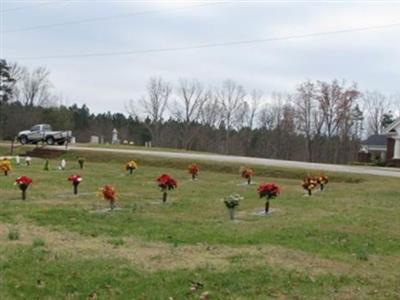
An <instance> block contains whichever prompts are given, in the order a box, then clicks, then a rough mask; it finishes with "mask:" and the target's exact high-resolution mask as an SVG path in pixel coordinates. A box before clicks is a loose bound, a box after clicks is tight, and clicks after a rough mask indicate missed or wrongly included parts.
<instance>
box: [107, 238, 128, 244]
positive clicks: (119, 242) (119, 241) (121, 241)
mask: <svg viewBox="0 0 400 300" xmlns="http://www.w3.org/2000/svg"><path fill="white" fill-rule="evenodd" d="M108 242H109V243H110V244H111V245H114V246H122V245H123V244H124V243H125V242H124V240H123V239H121V238H115V239H111V240H109V241H108Z"/></svg>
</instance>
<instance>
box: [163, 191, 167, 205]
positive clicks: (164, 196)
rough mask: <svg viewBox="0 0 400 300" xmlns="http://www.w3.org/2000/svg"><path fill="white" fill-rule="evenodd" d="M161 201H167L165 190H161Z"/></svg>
mask: <svg viewBox="0 0 400 300" xmlns="http://www.w3.org/2000/svg"><path fill="white" fill-rule="evenodd" d="M162 202H163V203H165V202H167V192H166V191H163V196H162Z"/></svg>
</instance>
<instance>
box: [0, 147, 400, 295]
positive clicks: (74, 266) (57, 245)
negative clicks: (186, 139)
mask: <svg viewBox="0 0 400 300" xmlns="http://www.w3.org/2000/svg"><path fill="white" fill-rule="evenodd" d="M0 150H1V149H0ZM0 154H1V153H0ZM78 155H79V153H78V152H76V153H74V152H73V153H70V154H68V156H66V158H67V170H66V171H59V170H57V169H56V166H57V165H58V162H57V161H51V162H50V171H47V172H46V171H43V164H44V161H42V160H38V159H34V160H33V165H32V166H31V167H30V168H28V167H25V166H22V165H21V166H15V165H14V166H13V172H12V174H11V175H10V176H8V177H3V176H2V177H0V190H1V195H2V196H1V201H0V232H2V231H3V232H5V234H4V237H3V238H2V239H0V253H2V254H1V255H0V273H1V274H2V280H0V299H26V298H27V297H28V295H29V297H30V298H33V299H36V298H39V299H43V298H45V299H65V298H69V299H85V298H89V299H90V297H92V298H95V296H94V295H96V296H97V299H168V297H173V298H174V299H198V298H199V295H200V294H201V293H202V292H205V291H208V292H210V295H211V299H265V298H270V297H281V298H282V297H287V298H299V299H309V298H314V299H321V298H338V299H341V298H346V297H347V298H353V299H354V298H355V299H366V298H371V299H376V298H388V299H395V298H398V297H399V295H400V290H399V288H398V284H397V279H398V276H397V275H396V270H398V269H399V267H400V260H399V259H398V257H399V254H400V232H399V230H398V228H400V227H399V226H400V202H399V192H398V186H399V182H398V179H395V178H385V177H372V176H371V177H368V176H358V175H348V174H334V173H332V174H328V175H329V176H330V178H332V181H331V182H330V183H329V184H328V186H327V189H326V191H325V192H323V193H316V194H315V195H313V196H312V197H304V193H303V191H302V190H301V187H300V181H301V177H302V175H303V174H305V173H306V171H304V170H287V169H279V168H263V167H254V171H255V174H256V176H255V177H254V178H253V181H254V182H256V183H261V182H274V183H277V184H278V185H280V186H281V187H282V190H283V192H282V195H280V196H279V197H278V198H277V199H274V200H273V201H272V203H271V208H272V209H273V213H272V214H271V215H270V216H268V217H262V216H258V215H257V214H254V213H255V212H257V211H259V210H262V207H263V205H264V202H263V200H260V199H259V198H258V195H257V193H256V185H252V186H250V187H248V186H243V185H241V183H242V182H243V180H242V179H241V178H240V177H239V175H238V167H239V166H238V165H223V164H218V163H203V162H201V163H199V166H200V176H199V180H196V181H191V180H190V178H189V177H190V176H189V175H188V174H187V172H186V167H187V164H188V161H182V160H180V161H178V160H170V159H168V160H163V159H152V158H149V157H144V156H143V157H138V156H133V158H135V159H137V160H138V162H139V169H138V170H137V171H136V172H135V174H133V175H132V176H129V175H127V174H126V172H125V171H124V169H123V163H124V162H125V161H126V160H127V159H128V158H130V157H131V156H127V155H119V154H118V155H114V154H104V153H93V154H92V153H91V154H86V155H85V156H86V163H85V169H84V170H79V165H78V163H77V161H76V159H75V157H76V156H78ZM105 161H106V162H105ZM73 173H79V174H81V175H82V177H83V182H82V183H81V185H80V187H79V195H78V196H74V195H73V193H72V185H71V183H70V182H68V181H67V176H69V175H71V174H73ZM162 173H168V174H170V175H172V176H173V177H174V178H176V179H177V180H178V188H177V189H176V190H174V191H171V192H170V193H169V198H168V202H167V203H166V204H164V205H163V204H162V203H161V193H160V191H159V189H158V188H157V187H156V185H155V178H156V177H157V176H158V175H160V174H162ZM20 175H27V176H29V177H31V178H32V179H33V181H34V182H33V184H32V186H31V187H29V189H28V193H27V197H28V198H27V201H22V200H20V191H19V190H18V188H17V187H15V186H14V185H13V181H14V179H15V178H16V177H17V176H20ZM104 184H112V185H114V187H115V188H116V191H117V206H118V208H120V209H119V210H116V211H113V212H109V211H106V210H105V209H106V208H107V207H108V204H107V203H106V202H105V201H104V200H102V199H101V198H99V197H98V196H97V195H96V194H97V192H98V189H99V188H100V187H101V186H102V185H104ZM232 193H238V194H240V195H241V196H243V197H244V200H243V201H241V203H240V206H239V207H238V208H237V210H236V216H237V220H236V221H233V222H232V221H230V220H229V214H228V210H227V209H226V208H225V205H224V203H223V202H222V200H221V199H222V198H223V197H225V196H227V195H229V194H232ZM8 228H13V230H14V231H16V232H18V238H17V239H15V240H14V241H11V240H12V239H10V238H9V237H7V235H8V234H9V232H8ZM350 270H351V271H350ZM396 278H397V279H396ZM190 280H193V281H199V282H202V283H204V285H205V287H204V288H203V289H202V290H199V291H196V292H194V293H190V292H189V288H190ZM155 286H156V287H157V288H153V287H155ZM376 291H378V292H376ZM377 295H378V296H377Z"/></svg>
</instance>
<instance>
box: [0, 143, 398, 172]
mask: <svg viewBox="0 0 400 300" xmlns="http://www.w3.org/2000/svg"><path fill="white" fill-rule="evenodd" d="M0 145H3V146H9V144H5V143H0ZM47 148H53V149H59V150H65V146H52V147H49V146H47ZM68 149H70V150H76V151H93V152H113V153H126V154H129V153H132V154H139V155H147V156H156V157H165V158H182V159H191V160H205V161H218V162H232V163H240V164H254V165H261V166H266V167H268V166H274V167H285V168H297V169H305V170H318V171H330V172H343V173H354V174H365V175H377V176H389V177H400V169H399V168H382V167H364V166H346V165H332V164H319V163H308V162H300V161H289V160H278V159H266V158H255V157H245V156H231V155H219V154H209V153H193V152H188V153H187V152H167V151H156V150H137V149H112V148H94V147H83V146H71V145H70V146H69V147H68Z"/></svg>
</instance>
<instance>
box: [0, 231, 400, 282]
mask: <svg viewBox="0 0 400 300" xmlns="http://www.w3.org/2000/svg"><path fill="white" fill-rule="evenodd" d="M9 227H10V226H9V225H6V224H0V237H1V238H0V244H11V243H14V244H24V245H31V244H32V242H33V240H34V239H35V238H41V239H43V240H44V241H45V247H46V248H47V249H48V250H50V251H51V252H53V253H55V254H61V255H62V254H65V255H69V256H71V257H74V256H79V257H87V258H93V257H104V258H123V259H127V260H128V261H130V262H131V263H132V264H133V265H135V266H136V267H138V268H140V269H142V270H144V271H150V272H153V271H159V270H173V269H177V268H185V269H195V268H199V267H205V266H213V267H216V268H218V269H219V270H224V269H226V268H229V267H232V266H237V267H239V268H248V267H252V266H263V265H265V266H273V267H279V268H283V269H290V270H297V271H301V272H305V273H306V274H309V275H310V276H318V275H322V274H334V275H349V276H351V275H360V276H367V277H369V278H378V277H379V276H380V275H382V274H386V275H388V276H389V277H393V278H394V277H395V271H394V270H398V268H399V267H400V258H395V257H384V258H382V257H371V259H370V261H369V262H357V261H355V262H354V263H345V262H342V261H336V260H330V259H324V258H320V257H317V256H315V255H312V254H308V253H305V252H302V251H298V250H292V249H288V248H285V247H281V246H266V245H263V246H240V247H229V246H225V245H217V246H210V245H178V246H174V245H171V244H167V243H162V242H147V241H143V240H140V239H136V238H123V239H120V238H118V239H115V240H117V241H118V243H115V242H113V239H112V238H110V237H107V238H105V237H85V236H82V235H79V234H77V233H73V232H68V231H55V230H49V229H48V228H45V227H40V226H35V225H31V224H19V225H16V226H13V227H14V228H16V229H17V230H18V232H19V239H18V240H16V241H9V240H7V234H8V230H9ZM390 270H393V271H392V272H390ZM386 275H385V277H386Z"/></svg>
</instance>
